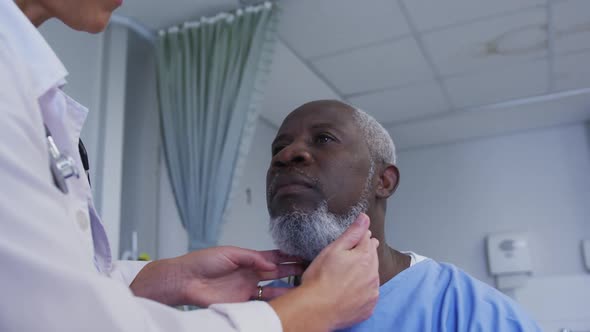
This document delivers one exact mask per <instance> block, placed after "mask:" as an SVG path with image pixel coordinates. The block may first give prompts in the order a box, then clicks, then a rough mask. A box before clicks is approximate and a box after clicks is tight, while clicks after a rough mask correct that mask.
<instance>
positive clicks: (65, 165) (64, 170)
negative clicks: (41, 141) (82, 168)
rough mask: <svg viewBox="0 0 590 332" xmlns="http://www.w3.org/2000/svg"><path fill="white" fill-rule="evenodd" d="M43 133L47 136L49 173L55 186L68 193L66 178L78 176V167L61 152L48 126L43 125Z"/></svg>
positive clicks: (72, 159) (70, 158)
mask: <svg viewBox="0 0 590 332" xmlns="http://www.w3.org/2000/svg"><path fill="white" fill-rule="evenodd" d="M45 134H46V136H47V146H48V148H49V168H50V169H51V175H52V177H53V182H54V183H55V186H56V187H57V188H58V189H59V190H60V191H61V192H62V193H64V194H67V193H68V185H67V183H66V179H68V178H71V177H76V178H79V177H80V172H79V171H78V167H76V161H75V160H74V158H72V157H70V156H66V155H64V154H62V153H61V152H60V151H59V149H58V148H57V145H55V141H54V140H53V137H51V133H50V132H49V128H47V126H45Z"/></svg>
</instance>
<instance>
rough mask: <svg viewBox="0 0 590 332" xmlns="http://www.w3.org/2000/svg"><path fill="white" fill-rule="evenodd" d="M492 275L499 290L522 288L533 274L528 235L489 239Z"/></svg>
mask: <svg viewBox="0 0 590 332" xmlns="http://www.w3.org/2000/svg"><path fill="white" fill-rule="evenodd" d="M487 254H488V265H489V269H490V273H491V274H492V275H493V276H495V277H496V286H497V287H498V289H505V290H507V289H514V288H518V287H522V286H523V285H524V283H525V282H526V280H527V279H528V277H529V276H530V275H531V274H532V272H533V267H532V262H531V255H530V250H529V245H528V239H527V235H526V233H522V232H508V233H497V234H491V235H489V236H488V237H487Z"/></svg>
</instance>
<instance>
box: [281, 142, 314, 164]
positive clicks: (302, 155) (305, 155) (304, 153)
mask: <svg viewBox="0 0 590 332" xmlns="http://www.w3.org/2000/svg"><path fill="white" fill-rule="evenodd" d="M311 160H312V156H311V153H310V152H309V150H308V149H307V148H306V146H305V145H304V144H302V143H292V144H290V145H288V146H286V147H284V148H283V149H282V150H281V151H279V153H277V154H276V155H275V156H274V157H273V160H272V165H273V166H274V167H288V166H296V165H305V164H307V163H309V162H310V161H311Z"/></svg>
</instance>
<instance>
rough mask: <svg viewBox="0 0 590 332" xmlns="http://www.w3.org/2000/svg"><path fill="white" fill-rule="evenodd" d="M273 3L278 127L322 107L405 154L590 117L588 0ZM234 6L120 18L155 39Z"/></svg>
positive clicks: (221, 1) (267, 108)
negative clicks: (387, 136) (302, 108)
mask: <svg viewBox="0 0 590 332" xmlns="http://www.w3.org/2000/svg"><path fill="white" fill-rule="evenodd" d="M172 3H174V5H173V6H172V5H171V4H172ZM242 3H243V2H242ZM280 3H281V4H282V7H283V11H282V16H281V23H280V27H279V37H280V43H279V45H278V46H277V50H276V57H275V61H274V63H273V70H272V73H271V79H270V81H269V87H268V90H267V98H266V100H265V104H264V107H263V110H262V116H263V117H264V118H265V119H266V120H268V122H270V123H271V124H273V125H275V126H278V125H280V123H281V121H282V119H283V118H284V116H285V115H286V114H288V113H289V112H290V111H291V110H292V109H293V108H295V107H296V106H298V105H300V104H302V103H304V102H306V101H309V100H313V99H319V98H339V99H344V100H346V101H348V102H350V103H352V104H354V105H356V106H358V107H360V108H362V109H364V110H366V111H367V112H369V113H371V114H373V115H374V116H375V117H376V118H377V119H378V120H379V121H380V122H381V123H383V124H384V125H385V126H386V127H387V128H388V129H389V130H390V131H391V132H392V136H393V138H394V140H396V142H397V144H398V146H399V147H401V148H402V149H404V148H413V147H417V146H424V145H430V144H437V143H442V142H450V141H457V140H464V139H471V138H474V137H483V136H490V135H498V134H504V133H508V132H514V131H519V130H525V129H531V128H538V127H543V126H551V125H558V124H563V123H571V122H575V121H583V120H586V119H589V118H590V89H588V90H580V89H586V88H590V65H587V64H589V63H590V15H588V13H590V1H587V0H560V1H558V0H553V1H552V0H494V1H477V2H476V1H473V0H446V1H437V0H398V1H394V0H365V1H358V0H282V1H280ZM240 5H241V3H240V2H239V1H237V0H192V1H188V0H175V1H174V2H171V1H167V2H163V1H157V0H127V1H126V2H125V4H124V5H123V7H122V8H121V9H120V11H119V14H121V15H125V16H129V17H131V18H133V19H135V20H137V21H139V22H140V23H142V24H144V25H146V26H148V27H150V28H152V29H157V28H163V27H168V26H170V25H173V24H178V23H180V22H183V21H186V20H191V19H194V18H197V17H199V16H201V15H212V14H215V13H217V12H219V11H223V10H228V9H232V8H237V7H238V6H240ZM302 22H303V24H302ZM571 90H579V91H575V92H571ZM539 96H545V97H539ZM547 96H548V97H547Z"/></svg>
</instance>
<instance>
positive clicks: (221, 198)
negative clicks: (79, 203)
mask: <svg viewBox="0 0 590 332" xmlns="http://www.w3.org/2000/svg"><path fill="white" fill-rule="evenodd" d="M277 19H278V8H277V7H276V4H274V3H270V2H267V3H264V4H262V5H259V6H253V7H247V8H244V9H239V10H237V11H235V12H232V13H223V14H219V15H217V16H215V17H213V18H202V19H200V20H199V21H197V22H191V23H185V24H184V25H182V26H180V27H174V28H170V29H168V30H165V31H164V30H163V31H160V32H159V34H158V39H157V41H156V52H157V71H158V95H159V106H160V107H159V108H160V115H161V121H162V139H163V146H164V153H165V158H166V163H167V165H168V171H169V176H170V182H171V184H172V189H173V192H174V197H175V201H176V205H177V207H178V211H179V214H180V218H181V220H182V224H183V226H184V228H185V229H186V230H187V232H188V236H189V250H194V249H199V248H205V247H209V246H212V245H215V244H216V243H217V239H218V238H219V233H220V226H221V223H222V220H223V218H224V211H225V209H226V206H227V203H228V201H229V200H230V198H231V196H232V192H234V190H235V187H236V183H237V181H236V180H237V178H238V177H239V175H240V173H241V170H242V168H243V163H244V159H245V158H244V157H245V155H246V154H247V152H248V149H249V145H250V142H251V140H252V137H253V133H254V130H255V125H256V120H257V117H258V113H259V109H260V105H261V101H262V97H263V91H264V88H265V81H266V78H267V76H268V73H269V71H270V64H271V61H272V52H273V48H274V44H275V40H276V26H277ZM161 222H162V223H166V222H169V221H167V220H162V221H161Z"/></svg>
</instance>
